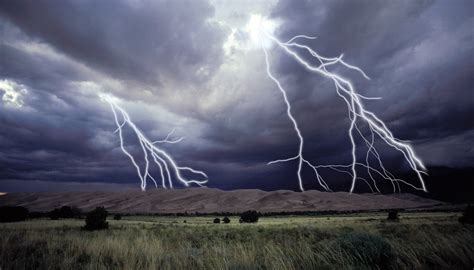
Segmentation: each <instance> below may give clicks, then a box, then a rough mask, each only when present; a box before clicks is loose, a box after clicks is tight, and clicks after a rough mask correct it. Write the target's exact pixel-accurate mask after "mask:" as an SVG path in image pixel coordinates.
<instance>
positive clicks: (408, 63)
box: [273, 1, 474, 166]
mask: <svg viewBox="0 0 474 270" xmlns="http://www.w3.org/2000/svg"><path fill="white" fill-rule="evenodd" d="M473 10H474V4H473V2H472V1H452V2H449V3H447V2H442V1H438V2H435V1H397V2H394V1H390V2H385V1H280V2H279V4H278V5H277V7H276V8H275V9H274V11H273V16H274V17H275V18H278V19H281V20H283V23H282V25H281V27H280V28H279V29H278V30H277V35H278V36H279V37H281V39H282V40H287V39H289V38H290V37H292V36H294V35H296V34H301V33H303V34H308V35H316V36H317V37H318V39H316V40H314V41H307V42H305V43H307V44H310V45H311V46H312V47H314V48H316V49H317V50H318V52H320V53H321V54H323V55H327V56H338V55H340V54H341V53H344V55H345V58H346V60H347V61H349V62H350V63H356V64H357V65H358V66H360V67H362V68H363V69H364V70H365V71H366V72H367V73H368V74H369V76H371V78H372V80H371V81H369V82H364V81H362V80H360V79H355V80H354V82H355V83H356V84H355V85H356V88H358V89H359V91H360V92H361V93H363V94H365V95H369V96H381V97H383V100H381V101H373V102H366V104H367V107H368V108H369V109H371V110H372V111H374V112H375V113H377V114H378V115H379V116H381V118H382V119H384V120H385V121H386V122H387V123H388V125H389V127H390V128H391V129H392V131H393V132H394V134H395V135H396V136H397V137H399V138H401V139H405V140H412V141H413V142H414V144H415V145H416V144H417V142H418V143H422V142H424V141H434V140H439V143H440V144H443V141H444V138H446V137H448V136H453V135H454V136H458V139H459V140H460V141H464V140H465V136H466V135H464V134H465V133H466V132H468V131H470V130H472V129H473V127H474V106H473V105H474V104H473V103H474V96H473V92H472V90H473V86H474V76H473V71H474V62H473V61H474V60H473V59H474V49H473V48H474V46H473V44H474V39H473V31H472V25H473V23H474V20H473V12H472V11H473ZM278 72H279V73H280V76H284V77H286V80H287V82H289V83H288V84H287V85H290V86H291V88H292V89H293V90H294V91H297V90H298V91H300V92H299V93H298V94H296V95H294V96H293V103H294V104H299V107H297V108H296V111H297V114H298V117H299V118H300V119H305V120H307V121H303V123H312V124H310V126H313V127H314V128H311V127H310V128H309V134H308V136H310V137H312V138H317V137H318V134H320V135H321V132H320V130H321V129H328V132H327V133H326V134H325V137H322V138H321V137H320V139H322V140H323V141H325V142H326V141H330V137H331V136H333V135H334V134H337V130H339V128H340V126H338V127H337V129H336V128H333V127H332V126H331V124H330V123H329V122H331V121H334V120H335V119H336V118H337V117H344V113H345V112H344V111H343V110H342V111H341V110H338V109H334V108H338V107H339V108H341V105H342V104H341V103H340V102H339V100H338V99H337V97H335V96H334V95H333V96H332V97H330V98H329V99H328V98H325V97H322V100H323V102H324V103H323V102H321V101H318V99H316V100H312V99H308V96H310V97H311V95H315V94H314V93H315V92H321V91H333V90H332V88H331V85H324V83H321V81H322V80H324V79H322V78H317V79H314V77H317V76H314V75H313V74H309V73H308V72H306V71H304V70H303V69H302V68H301V67H299V66H298V65H297V64H296V63H295V61H294V60H293V59H290V58H288V57H285V56H281V57H280V61H279V63H278ZM347 75H349V76H351V78H357V76H358V75H357V74H351V73H348V74H347ZM359 77H360V76H359ZM304 89H307V90H306V91H305V90H304ZM311 93H313V94H311ZM316 95H317V94H316ZM319 97H320V98H319V100H321V96H319ZM315 105H316V106H315ZM312 106H313V107H312ZM321 107H324V108H323V109H321ZM301 108H303V109H301ZM331 110H332V112H331ZM336 110H338V111H336ZM320 111H327V113H325V114H322V115H321V114H320ZM331 114H332V116H331V117H327V116H328V115H331ZM321 116H323V117H321ZM311 119H312V121H310V120H311ZM314 123H318V124H314ZM306 128H308V125H307V124H306ZM311 134H312V135H311ZM315 136H316V137H315ZM343 146H347V143H346V144H341V149H340V151H342V147H343ZM444 147H447V148H449V145H444ZM346 149H347V148H346ZM332 150H334V149H332ZM453 151H456V150H455V149H453ZM445 154H446V155H447V156H450V155H452V156H458V154H457V153H449V151H447V152H445ZM428 155H429V153H428V152H423V153H422V156H428ZM468 155H470V154H468ZM466 158H469V159H470V156H466ZM448 164H449V165H453V166H456V165H459V166H466V165H467V164H466V163H465V162H462V161H461V162H459V161H456V160H452V161H451V160H450V159H449V158H447V160H446V163H445V165H448Z"/></svg>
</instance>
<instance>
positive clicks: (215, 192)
mask: <svg viewBox="0 0 474 270" xmlns="http://www.w3.org/2000/svg"><path fill="white" fill-rule="evenodd" d="M439 204H441V203H440V202H438V201H434V200H429V199H424V198H421V197H418V196H415V195H411V194H402V195H374V194H350V193H346V192H335V193H327V192H319V191H314V190H313V191H306V192H304V193H301V192H294V191H289V190H279V191H269V192H268V191H262V190H254V189H246V190H234V191H222V190H219V189H211V188H189V189H178V190H149V191H146V192H142V191H138V190H130V191H120V192H36V193H9V194H6V195H3V196H0V205H20V206H25V207H27V208H28V209H30V211H49V210H51V209H53V208H55V207H60V206H62V205H70V206H77V207H79V208H81V209H84V210H89V209H91V208H94V207H96V206H104V207H106V208H107V209H108V210H109V211H112V212H120V213H183V212H189V213H193V212H200V213H212V212H241V211H245V210H249V209H252V210H258V211H260V212H289V211H327V210H337V211H343V210H373V209H388V208H418V207H431V206H436V205H439Z"/></svg>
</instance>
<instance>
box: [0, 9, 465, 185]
mask: <svg viewBox="0 0 474 270" xmlns="http://www.w3.org/2000/svg"><path fill="white" fill-rule="evenodd" d="M222 6H223V5H221V7H222ZM224 6H225V5H224ZM473 10H474V4H473V2H472V1H458V0H456V1H451V2H448V1H445V2H443V1H397V2H395V1H390V2H387V1H290V0H282V1H279V2H278V4H277V5H276V6H275V7H274V9H273V10H271V11H268V13H269V14H271V17H272V18H273V19H278V20H280V22H281V24H280V27H279V28H277V30H276V35H277V36H278V37H279V38H281V39H282V40H286V39H289V38H290V37H292V36H294V35H297V34H308V35H316V36H317V37H318V39H316V40H314V41H305V43H306V44H309V45H311V46H312V47H313V48H315V49H316V50H318V51H319V52H320V53H321V54H323V55H327V56H338V55H339V54H341V53H344V55H345V59H346V60H347V62H349V63H352V64H355V65H358V66H360V67H362V68H363V69H364V70H365V71H366V73H367V74H368V75H369V76H370V77H371V78H372V80H370V81H365V80H364V79H363V78H360V76H359V75H358V74H356V73H354V72H345V71H343V70H338V71H339V72H342V73H343V74H344V75H347V76H348V77H350V78H351V79H353V81H354V83H355V86H356V88H357V89H358V90H359V92H360V93H362V94H364V95H368V96H380V97H382V98H383V99H382V100H379V101H367V102H366V105H367V108H368V109H370V110H371V111H373V112H375V113H376V114H377V115H378V116H380V117H381V118H382V119H383V120H384V121H386V122H387V124H388V126H389V127H390V129H391V130H392V131H393V132H394V134H395V135H396V137H399V138H400V139H404V140H411V141H412V143H413V145H414V147H415V150H416V151H417V153H419V154H420V156H421V157H422V158H423V159H424V160H425V161H426V162H427V165H428V166H430V165H440V166H471V165H472V160H473V158H474V153H473V148H472V146H470V145H467V146H466V144H470V142H471V141H472V134H473V127H474V122H473V121H474V106H473V105H474V97H473V92H472V90H473V85H474V76H473V73H474V63H473V61H474V49H473V48H474V45H473V44H474V40H473V31H472V25H473V24H474V19H473V14H472V13H473ZM215 13H216V12H215V10H214V7H213V6H212V5H211V4H210V3H208V2H206V1H109V0H106V1H89V0H88V1H5V2H2V4H1V5H0V20H1V21H0V22H1V24H0V30H1V31H0V35H1V39H2V41H1V42H0V59H1V60H0V80H9V81H12V82H15V83H16V84H17V85H22V86H24V87H25V88H26V89H27V90H28V93H27V94H25V95H24V96H23V101H24V106H23V107H22V108H13V107H11V106H10V107H9V106H6V105H5V104H3V103H2V102H1V100H0V179H9V180H8V181H9V182H8V183H7V182H4V183H7V184H5V185H4V187H8V189H9V190H12V189H11V186H12V183H14V181H18V180H40V181H77V182H114V183H130V182H132V183H136V182H137V176H136V174H135V171H134V168H133V167H132V166H130V163H129V161H128V159H127V157H126V156H124V155H123V154H122V153H121V152H120V149H119V148H118V146H119V145H118V139H117V137H116V134H112V132H113V130H114V126H113V123H112V122H111V113H110V110H109V108H108V107H107V106H105V105H104V104H103V103H102V102H100V100H99V99H98V98H97V95H96V94H97V92H98V91H101V90H102V89H106V91H111V92H113V93H114V94H117V95H118V96H120V97H124V98H125V97H133V98H130V99H131V100H129V101H127V102H128V103H127V109H128V110H130V111H129V112H130V114H131V115H132V118H133V119H134V120H136V121H137V124H138V126H139V127H140V128H142V129H143V131H144V133H145V134H147V135H149V136H150V138H155V137H158V138H160V136H162V135H163V134H165V135H166V132H167V131H169V130H168V127H170V129H171V128H173V127H174V126H175V125H176V126H177V127H178V130H177V136H181V135H185V136H186V139H185V141H183V143H182V144H179V145H173V146H172V147H169V146H165V148H166V150H167V151H169V152H170V154H172V155H173V156H174V157H175V158H176V160H178V161H179V163H180V164H185V165H187V166H193V167H196V168H199V169H202V170H203V171H206V172H207V173H208V175H209V176H210V179H211V180H210V186H213V187H220V188H227V189H231V188H264V189H277V188H292V189H294V188H296V174H295V173H296V171H295V169H296V166H295V164H292V163H288V164H280V165H271V166H267V165H266V163H267V162H268V161H270V160H274V159H278V158H287V157H291V156H294V155H295V153H296V149H297V140H296V135H295V133H294V131H293V129H292V126H291V122H289V120H288V118H287V116H286V112H285V107H284V103H283V100H282V98H281V96H280V95H279V93H278V91H277V89H276V88H275V85H274V84H273V83H272V82H271V81H269V80H268V78H267V77H266V74H265V71H264V69H263V67H264V66H263V54H262V52H261V51H260V50H255V51H250V52H247V54H245V53H241V52H239V51H238V49H236V48H234V49H233V53H232V55H231V56H225V55H224V50H223V48H222V46H223V43H224V42H225V40H226V38H227V35H228V34H229V32H230V31H229V30H228V28H227V27H225V26H222V24H220V23H218V22H216V21H215V20H213V16H214V14H215ZM227 13H229V14H234V13H232V12H227ZM236 14H239V19H238V20H239V21H244V20H246V18H247V17H248V16H249V15H250V14H242V12H240V13H236ZM235 38H236V40H237V41H238V42H245V41H246V40H247V39H248V38H249V37H248V35H247V34H246V33H244V32H242V30H239V29H238V30H237V31H236V37H235ZM270 54H271V62H272V70H273V71H274V72H275V74H276V75H277V76H278V78H280V79H281V81H282V83H283V85H284V86H285V87H286V88H287V90H288V95H289V97H290V100H291V103H292V106H293V112H294V115H295V117H296V118H297V119H298V122H299V123H300V126H301V130H302V132H303V135H304V136H305V138H306V139H305V150H304V151H305V155H306V157H307V158H308V159H310V160H312V161H313V162H314V163H318V164H328V163H348V162H349V158H350V156H349V155H348V154H349V151H350V144H349V138H348V136H347V127H348V125H349V120H348V119H347V109H346V107H345V105H344V103H343V101H341V100H340V99H339V97H337V95H336V93H335V92H334V89H333V87H332V85H331V83H330V82H329V81H328V80H325V79H323V78H321V77H318V76H316V75H313V74H310V73H308V72H307V71H305V70H304V69H303V68H302V67H301V66H299V65H298V64H297V63H296V62H295V61H294V60H293V59H291V58H289V57H288V56H285V55H284V54H283V53H282V52H281V51H280V50H278V49H277V48H273V49H271V51H270ZM226 57H228V59H227V58H226ZM232 57H233V58H232ZM242 59H244V60H245V61H244V60H242ZM238 61H241V62H240V64H241V66H239V67H233V68H229V70H230V71H227V72H222V71H221V69H222V66H223V65H225V64H229V65H231V64H233V63H239V62H238ZM110 81H112V82H110ZM170 81H171V83H170ZM115 85H119V86H118V88H120V89H114V87H115ZM186 86H190V87H186ZM157 89H160V91H156V90H157ZM150 90H151V91H150ZM161 90H163V91H161ZM150 92H151V93H150ZM132 93H133V94H132ZM170 93H171V94H170ZM2 94H3V91H1V90H0V98H1V97H2V96H1V95H2ZM137 100H141V101H137ZM156 100H160V102H161V103H157V102H155V101H156ZM147 102H148V103H147ZM160 105H162V106H164V107H165V109H166V110H167V112H163V111H159V110H158V108H155V107H160ZM175 114H176V115H175ZM181 122H184V123H185V124H181V125H180V123H181ZM183 126H184V127H183ZM129 135H130V134H129ZM127 138H128V140H129V142H130V144H129V147H130V149H131V151H133V150H136V146H135V147H133V146H132V142H133V141H132V139H133V137H132V136H129V137H127ZM383 149H384V153H385V155H384V158H386V161H388V163H389V164H391V167H393V168H394V169H396V170H397V169H400V168H403V166H406V164H402V163H403V162H402V158H401V156H400V155H399V153H396V151H391V150H389V149H388V148H383ZM361 154H362V153H361ZM310 173H311V172H306V171H305V179H306V180H305V186H306V187H308V188H312V187H316V186H315V185H313V184H314V183H313V178H312V175H311V174H310ZM338 177H339V176H337V175H336V176H334V179H335V182H337V181H339V179H338ZM12 181H13V182H12ZM341 181H343V180H341ZM335 182H334V183H335ZM42 183H43V182H42ZM44 183H46V182H44ZM311 183H313V184H311ZM343 184H346V183H345V182H343ZM47 185H49V184H41V186H42V188H43V189H44V186H47ZM73 186H74V185H73ZM1 187H2V184H1V182H0V188H1ZM0 191H2V190H1V189H0Z"/></svg>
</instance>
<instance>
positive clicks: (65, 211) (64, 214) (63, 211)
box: [59, 205, 74, 218]
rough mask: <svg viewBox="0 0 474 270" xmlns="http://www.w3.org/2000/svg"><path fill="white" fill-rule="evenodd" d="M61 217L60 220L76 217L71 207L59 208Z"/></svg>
mask: <svg viewBox="0 0 474 270" xmlns="http://www.w3.org/2000/svg"><path fill="white" fill-rule="evenodd" d="M59 217H60V218H72V217H74V212H72V208H71V206H67V205H65V206H61V208H59Z"/></svg>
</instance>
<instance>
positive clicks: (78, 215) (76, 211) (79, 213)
mask: <svg viewBox="0 0 474 270" xmlns="http://www.w3.org/2000/svg"><path fill="white" fill-rule="evenodd" d="M71 210H72V217H73V218H82V210H81V209H80V208H77V207H76V206H73V207H71Z"/></svg>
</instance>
